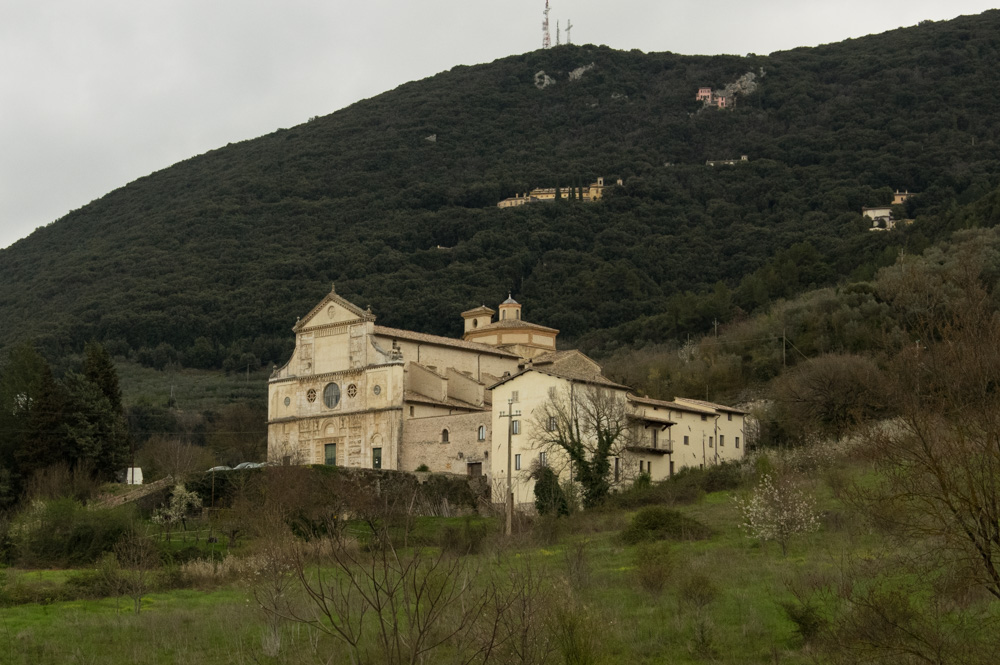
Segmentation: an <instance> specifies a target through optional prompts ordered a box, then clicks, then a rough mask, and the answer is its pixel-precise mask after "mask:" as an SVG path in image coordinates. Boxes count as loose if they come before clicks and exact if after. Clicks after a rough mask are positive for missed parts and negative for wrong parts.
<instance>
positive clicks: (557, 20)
mask: <svg viewBox="0 0 1000 665" xmlns="http://www.w3.org/2000/svg"><path fill="white" fill-rule="evenodd" d="M556 46H559V19H556Z"/></svg>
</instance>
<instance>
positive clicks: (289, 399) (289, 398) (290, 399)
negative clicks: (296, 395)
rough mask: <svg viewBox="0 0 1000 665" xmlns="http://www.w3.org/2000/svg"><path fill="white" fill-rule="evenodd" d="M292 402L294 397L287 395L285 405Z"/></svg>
mask: <svg viewBox="0 0 1000 665" xmlns="http://www.w3.org/2000/svg"><path fill="white" fill-rule="evenodd" d="M291 403H292V398H291V397H286V398H285V406H288V405H289V404H291Z"/></svg>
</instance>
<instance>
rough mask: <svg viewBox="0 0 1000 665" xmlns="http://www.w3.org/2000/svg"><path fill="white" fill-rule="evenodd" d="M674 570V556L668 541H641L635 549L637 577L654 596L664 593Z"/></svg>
mask: <svg viewBox="0 0 1000 665" xmlns="http://www.w3.org/2000/svg"><path fill="white" fill-rule="evenodd" d="M673 572H674V561H673V557H671V556H670V550H669V549H668V548H667V546H666V543H655V544H654V543H641V544H640V545H639V547H638V548H636V551H635V579H636V582H638V583H639V587H640V588H641V589H642V590H643V591H646V592H647V593H649V594H651V595H653V596H659V595H660V594H661V593H663V589H664V587H666V585H667V582H668V581H669V579H670V577H671V575H672V574H673Z"/></svg>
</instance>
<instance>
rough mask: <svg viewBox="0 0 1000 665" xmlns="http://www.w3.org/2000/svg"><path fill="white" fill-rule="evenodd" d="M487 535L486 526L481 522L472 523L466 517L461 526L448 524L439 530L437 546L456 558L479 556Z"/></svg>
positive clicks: (487, 528)
mask: <svg viewBox="0 0 1000 665" xmlns="http://www.w3.org/2000/svg"><path fill="white" fill-rule="evenodd" d="M488 534H489V526H488V525H486V524H485V523H482V522H473V521H472V519H471V518H469V517H466V518H465V519H464V520H463V521H462V524H461V526H455V525H451V524H449V525H448V526H446V527H444V529H442V530H441V536H440V542H439V543H438V544H439V545H440V546H441V549H443V550H444V551H445V552H448V553H449V554H455V555H457V556H462V555H465V554H479V553H480V552H481V551H482V549H483V542H484V541H485V540H486V536H487V535H488Z"/></svg>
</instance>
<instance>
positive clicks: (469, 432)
mask: <svg viewBox="0 0 1000 665" xmlns="http://www.w3.org/2000/svg"><path fill="white" fill-rule="evenodd" d="M494 313H495V312H494V310H492V309H490V308H488V307H485V306H481V307H478V308H475V309H473V310H469V311H468V312H465V313H463V315H462V316H463V319H464V320H465V331H466V334H465V338H464V339H452V338H448V337H440V336H437V335H427V334H423V333H417V332H412V331H409V330H402V329H398V328H389V327H385V326H380V325H376V323H375V315H374V314H372V313H371V311H367V310H362V309H360V308H359V307H357V306H356V305H354V304H352V303H350V302H348V301H347V300H345V299H344V298H342V297H340V296H339V295H338V294H337V293H336V290H335V289H334V290H331V291H330V293H329V294H327V296H326V297H325V298H323V300H322V301H320V303H319V304H317V305H316V307H314V308H313V309H312V311H310V312H309V313H308V314H307V315H306V316H305V317H303V318H301V319H300V320H299V321H298V322H297V323H296V324H295V327H294V328H293V331H294V333H295V350H294V352H293V353H292V357H291V358H290V359H289V361H288V362H287V363H286V364H285V365H284V366H283V367H280V368H275V370H274V372H273V373H272V375H271V378H270V380H269V382H268V436H267V438H268V441H267V444H268V460H269V461H271V462H277V463H285V464H336V465H340V466H348V467H361V468H384V469H398V470H403V471H414V470H416V469H418V468H423V467H426V468H427V469H429V470H430V471H436V472H450V473H462V474H470V475H480V474H485V475H489V471H490V459H489V457H490V455H489V453H490V442H491V439H492V417H491V406H492V405H491V402H490V391H489V389H488V388H489V387H490V386H491V385H493V384H495V383H497V382H498V381H500V380H501V379H502V378H503V377H504V376H509V375H510V374H512V373H514V372H517V371H518V365H519V363H521V362H522V360H523V358H525V357H531V356H532V355H538V354H541V353H545V352H546V351H550V350H554V349H555V337H556V335H557V334H558V331H557V330H555V329H553V328H546V327H545V326H539V325H537V324H532V323H528V322H526V321H523V320H522V319H521V306H520V305H519V304H518V303H517V302H515V301H514V300H513V299H511V298H508V300H507V301H505V302H504V303H503V304H501V305H500V317H499V319H498V320H497V321H496V322H494V321H493V320H492V318H493V314H494ZM478 340H484V341H478ZM484 342H486V343H484Z"/></svg>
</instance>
